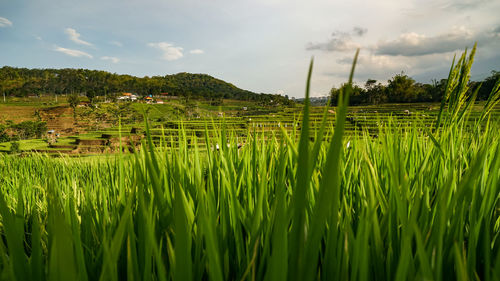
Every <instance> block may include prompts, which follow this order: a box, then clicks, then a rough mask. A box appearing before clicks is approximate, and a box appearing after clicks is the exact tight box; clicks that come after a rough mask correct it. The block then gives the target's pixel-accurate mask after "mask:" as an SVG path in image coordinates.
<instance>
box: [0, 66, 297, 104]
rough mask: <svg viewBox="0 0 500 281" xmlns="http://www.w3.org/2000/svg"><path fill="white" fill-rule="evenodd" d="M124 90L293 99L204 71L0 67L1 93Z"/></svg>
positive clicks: (91, 94) (275, 101)
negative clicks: (152, 72)
mask: <svg viewBox="0 0 500 281" xmlns="http://www.w3.org/2000/svg"><path fill="white" fill-rule="evenodd" d="M123 92H132V93H136V94H138V95H140V96H148V95H159V94H161V93H168V94H169V95H173V96H179V97H187V98H204V99H207V100H218V99H237V100H247V101H256V102H261V103H263V104H268V105H276V104H284V105H287V104H289V103H291V102H292V101H291V100H289V99H288V96H281V95H276V94H265V93H260V94H257V93H254V92H251V91H247V90H243V89H240V88H238V87H236V86H234V85H233V84H230V83H227V82H225V81H222V80H220V79H216V78H214V77H212V76H209V75H207V74H192V73H178V74H174V75H165V76H152V77H148V76H145V77H142V78H141V77H135V76H132V75H120V74H116V73H110V72H106V71H99V70H88V69H72V68H65V69H28V68H15V67H9V66H4V67H2V68H0V93H4V94H6V95H7V96H18V97H23V96H28V95H42V94H55V95H61V94H75V93H77V94H85V95H86V96H87V97H88V98H89V99H90V100H91V101H92V99H93V98H95V97H96V96H113V95H117V94H120V93H123Z"/></svg>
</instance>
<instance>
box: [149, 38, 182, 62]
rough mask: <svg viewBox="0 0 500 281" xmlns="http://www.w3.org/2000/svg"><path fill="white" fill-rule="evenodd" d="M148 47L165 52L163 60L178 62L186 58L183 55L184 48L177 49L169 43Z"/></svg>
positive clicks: (153, 44) (159, 43)
mask: <svg viewBox="0 0 500 281" xmlns="http://www.w3.org/2000/svg"><path fill="white" fill-rule="evenodd" d="M148 46H149V47H153V48H156V49H159V50H161V51H162V52H163V55H162V58H163V59H164V60H168V61H172V60H178V59H180V58H182V57H183V56H184V55H183V54H182V50H183V48H182V47H176V46H174V45H173V44H170V43H167V42H158V43H149V44H148Z"/></svg>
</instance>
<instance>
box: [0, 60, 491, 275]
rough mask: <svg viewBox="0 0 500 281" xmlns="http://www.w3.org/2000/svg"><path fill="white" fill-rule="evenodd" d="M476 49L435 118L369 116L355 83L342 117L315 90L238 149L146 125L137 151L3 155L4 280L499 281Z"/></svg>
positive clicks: (218, 137) (231, 135) (229, 137)
mask: <svg viewBox="0 0 500 281" xmlns="http://www.w3.org/2000/svg"><path fill="white" fill-rule="evenodd" d="M472 57H473V56H470V57H469V58H467V57H466V56H465V55H464V56H463V57H462V58H461V59H460V60H459V61H458V63H457V65H456V66H454V67H452V71H451V73H450V79H449V80H450V81H451V82H450V83H449V87H448V89H447V94H448V95H447V98H446V100H445V101H444V102H443V106H442V107H441V108H440V109H437V110H436V112H434V113H433V114H432V115H430V116H429V118H423V117H427V116H421V115H417V113H413V114H410V116H409V117H408V116H406V117H404V118H405V120H407V121H408V122H401V118H403V117H402V116H393V117H387V116H384V117H383V118H380V119H379V118H378V117H376V118H371V117H370V118H368V117H367V119H366V120H365V119H364V117H363V116H364V115H363V114H352V113H350V112H348V108H347V102H348V95H349V89H350V88H349V87H346V92H345V93H343V94H342V95H341V96H340V102H339V106H338V107H337V108H336V109H335V115H334V116H335V117H334V118H333V114H332V113H330V112H328V108H326V109H325V108H323V109H321V112H317V111H315V110H312V109H311V107H310V106H309V104H308V100H307V97H308V95H309V94H308V92H307V93H306V104H305V106H304V108H303V111H302V113H301V114H300V116H298V115H297V116H296V117H295V118H289V117H287V118H288V119H287V118H284V117H283V120H285V119H286V120H291V119H293V121H292V122H290V123H299V125H295V126H298V127H299V128H298V129H297V130H288V128H289V126H287V127H284V126H282V125H283V124H284V123H285V122H281V120H282V119H280V118H281V117H280V118H277V119H276V120H273V121H272V122H271V123H266V124H272V123H273V124H276V123H277V124H280V126H279V127H278V129H276V130H272V131H270V132H269V133H268V132H267V131H266V130H261V128H260V127H259V129H255V130H254V129H253V126H251V127H250V128H245V129H244V131H245V132H247V133H246V135H245V145H244V146H243V147H241V148H239V149H238V147H237V143H238V142H239V140H238V128H234V127H231V126H232V124H233V123H231V120H227V119H225V120H223V121H221V122H222V123H224V122H225V125H224V124H221V127H220V130H216V128H218V125H217V124H215V123H212V124H211V125H210V124H208V123H206V122H201V123H195V122H193V123H187V122H186V123H183V124H181V125H180V126H179V127H178V128H173V129H175V130H176V132H177V135H176V137H177V139H176V140H172V139H173V138H174V135H165V132H166V131H165V129H164V130H163V131H162V130H158V131H156V130H157V129H154V128H151V130H150V131H149V128H148V126H146V135H147V138H146V140H145V141H144V142H143V147H142V149H141V150H140V151H139V152H136V153H134V154H123V155H122V154H118V155H115V156H111V157H107V158H99V157H96V158H77V159H70V158H66V157H62V158H49V157H46V156H42V155H34V156H30V157H23V158H15V157H11V156H1V157H2V158H1V159H0V160H1V161H0V175H1V177H0V188H1V190H2V193H1V196H0V216H1V220H0V221H1V228H0V234H1V236H0V237H1V239H0V279H2V280H318V279H320V280H499V279H500V243H499V239H500V237H499V235H500V198H499V197H500V135H499V134H498V132H499V129H500V125H499V123H498V121H497V119H495V118H496V117H495V116H493V115H492V112H493V109H494V108H495V104H496V103H497V102H498V100H499V96H500V92H498V87H497V88H496V90H495V91H496V92H495V93H493V94H492V98H491V99H490V100H489V101H488V102H487V103H486V104H485V105H484V106H483V108H482V110H481V111H477V113H476V111H475V110H473V104H474V96H473V93H472V94H471V93H469V92H468V91H467V87H466V83H467V79H463V77H468V71H469V70H470V63H471V62H472ZM311 68H312V64H311ZM309 73H311V70H310V71H309ZM309 75H310V74H309ZM309 77H310V76H309ZM351 79H352V73H351ZM308 81H310V80H309V79H308ZM350 81H351V80H350ZM348 85H350V84H348ZM499 85H500V83H499V84H497V86H499ZM308 88H309V87H308ZM378 114H379V115H378V116H379V117H380V116H383V112H378ZM422 114H425V115H428V114H429V113H422ZM375 116H377V115H375ZM411 116H414V117H411ZM418 116H420V117H418ZM350 117H354V118H356V119H357V121H356V122H359V123H360V127H361V128H359V132H358V133H356V134H351V132H352V131H357V129H356V128H352V127H351V126H350V124H352V122H351V121H349V120H348V118H350ZM255 118H256V120H258V119H257V117H255ZM258 118H261V117H258ZM262 118H264V117H262ZM252 119H254V117H252ZM313 120H315V122H310V121H313ZM214 122H215V121H214ZM377 122H378V124H377ZM255 123H257V124H258V121H256V122H255ZM290 123H289V124H290ZM410 123H411V124H410ZM237 124H238V123H236V122H235V123H234V125H235V126H237ZM311 124H314V126H313V125H311ZM188 126H193V127H192V128H189V129H187V127H188ZM195 126H196V127H195ZM209 126H210V128H209ZM366 126H369V127H370V128H374V129H373V130H369V129H368V128H366ZM264 128H265V127H264ZM292 128H293V124H292ZM194 129H196V130H198V129H199V130H201V131H202V132H203V136H200V137H196V138H190V136H192V135H194V134H195V133H194V132H193V130H194ZM273 132H274V133H273ZM162 134H163V135H162ZM375 135H377V136H375ZM153 137H156V138H157V140H155V141H154V140H153ZM201 138H205V141H204V143H203V144H202V145H199V143H198V139H201ZM311 139H312V140H311ZM188 140H191V142H192V145H189V143H188ZM171 142H175V143H176V145H168V143H171ZM216 144H221V145H220V148H219V149H215V146H216ZM222 144H224V145H222ZM225 144H229V145H225ZM202 148H204V149H203V151H201V149H202Z"/></svg>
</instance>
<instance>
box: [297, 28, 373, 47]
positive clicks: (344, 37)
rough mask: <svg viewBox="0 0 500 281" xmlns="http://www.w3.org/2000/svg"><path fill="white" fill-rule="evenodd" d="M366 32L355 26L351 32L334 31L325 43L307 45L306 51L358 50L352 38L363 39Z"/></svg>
mask: <svg viewBox="0 0 500 281" xmlns="http://www.w3.org/2000/svg"><path fill="white" fill-rule="evenodd" d="M367 32H368V29H366V28H363V27H359V26H356V27H354V28H353V29H352V31H351V32H344V31H335V32H333V33H332V37H331V38H330V39H329V40H328V41H326V42H320V43H312V42H310V43H308V44H307V45H306V50H308V51H312V50H322V51H327V52H345V51H352V50H355V49H357V48H360V45H359V44H358V43H356V42H354V40H352V37H353V36H355V37H363V36H364V35H365V34H366V33H367Z"/></svg>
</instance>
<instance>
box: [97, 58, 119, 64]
mask: <svg viewBox="0 0 500 281" xmlns="http://www.w3.org/2000/svg"><path fill="white" fill-rule="evenodd" d="M101 60H109V61H111V62H112V63H118V62H119V61H120V59H119V58H117V57H108V56H104V57H101Z"/></svg>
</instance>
